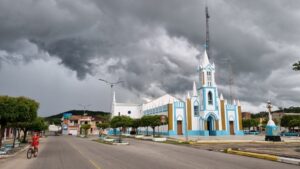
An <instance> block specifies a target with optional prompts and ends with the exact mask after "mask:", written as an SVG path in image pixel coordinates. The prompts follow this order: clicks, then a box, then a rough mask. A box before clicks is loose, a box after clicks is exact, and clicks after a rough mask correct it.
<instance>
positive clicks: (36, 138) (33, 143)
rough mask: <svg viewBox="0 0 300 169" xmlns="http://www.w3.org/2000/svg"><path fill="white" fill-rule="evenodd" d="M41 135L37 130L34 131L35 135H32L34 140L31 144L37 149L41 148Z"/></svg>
mask: <svg viewBox="0 0 300 169" xmlns="http://www.w3.org/2000/svg"><path fill="white" fill-rule="evenodd" d="M39 139H40V137H39V135H38V133H37V132H35V133H34V135H33V136H32V142H31V146H32V147H33V148H34V150H35V151H38V150H39Z"/></svg>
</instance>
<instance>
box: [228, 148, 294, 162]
mask: <svg viewBox="0 0 300 169" xmlns="http://www.w3.org/2000/svg"><path fill="white" fill-rule="evenodd" d="M225 152H226V153H229V154H236V155H242V156H247V157H254V158H260V159H265V160H270V161H278V162H282V163H287V164H294V165H300V159H295V158H286V157H279V156H274V155H270V154H259V153H252V152H245V151H238V150H232V149H231V148H229V149H227V150H226V151H225Z"/></svg>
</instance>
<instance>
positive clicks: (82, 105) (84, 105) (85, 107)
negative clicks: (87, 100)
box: [78, 104, 91, 116]
mask: <svg viewBox="0 0 300 169" xmlns="http://www.w3.org/2000/svg"><path fill="white" fill-rule="evenodd" d="M78 106H81V107H83V115H84V116H85V115H86V114H85V110H86V109H87V107H89V106H91V104H88V105H86V104H78Z"/></svg>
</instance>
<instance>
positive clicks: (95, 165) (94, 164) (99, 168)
mask: <svg viewBox="0 0 300 169" xmlns="http://www.w3.org/2000/svg"><path fill="white" fill-rule="evenodd" d="M70 145H71V146H72V147H73V148H74V149H75V150H76V151H78V152H79V154H81V156H83V157H84V158H85V159H87V160H88V161H89V162H90V163H91V164H93V166H94V167H95V168H96V169H101V167H100V166H99V165H97V164H96V163H95V162H94V161H93V160H91V159H88V158H87V157H86V156H85V155H84V154H83V153H82V152H81V151H80V150H79V149H78V148H77V147H75V145H74V144H73V143H70Z"/></svg>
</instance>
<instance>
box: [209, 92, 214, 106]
mask: <svg viewBox="0 0 300 169" xmlns="http://www.w3.org/2000/svg"><path fill="white" fill-rule="evenodd" d="M208 104H210V105H212V104H213V97H212V93H211V91H209V92H208Z"/></svg>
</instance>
